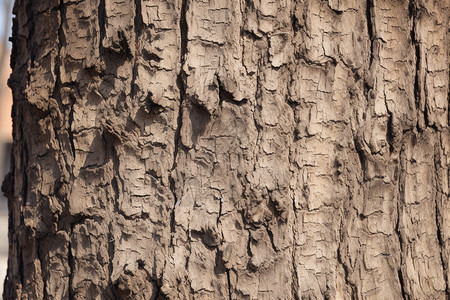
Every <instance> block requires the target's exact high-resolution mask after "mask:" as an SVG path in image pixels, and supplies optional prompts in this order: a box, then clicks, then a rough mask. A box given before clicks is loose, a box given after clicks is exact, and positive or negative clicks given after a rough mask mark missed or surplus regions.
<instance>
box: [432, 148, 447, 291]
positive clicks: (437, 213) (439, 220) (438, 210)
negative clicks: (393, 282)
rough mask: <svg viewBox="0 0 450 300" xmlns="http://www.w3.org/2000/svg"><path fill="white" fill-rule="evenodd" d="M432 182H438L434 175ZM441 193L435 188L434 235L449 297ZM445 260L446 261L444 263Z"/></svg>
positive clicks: (437, 166)
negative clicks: (440, 202)
mask: <svg viewBox="0 0 450 300" xmlns="http://www.w3.org/2000/svg"><path fill="white" fill-rule="evenodd" d="M438 159H439V158H438V157H437V155H436V154H435V155H434V169H435V170H439V169H440V167H439V161H438ZM434 182H435V183H438V182H439V176H437V175H436V174H435V178H434ZM440 193H441V191H440V190H439V186H435V195H434V199H435V203H434V205H435V222H436V235H437V241H438V244H439V256H440V260H441V265H442V271H443V277H444V281H445V294H446V295H447V297H448V296H449V295H450V287H449V282H448V280H449V278H448V276H447V268H448V267H447V266H448V259H449V258H448V257H446V256H445V248H446V247H445V242H444V239H445V237H444V234H443V233H442V229H441V227H442V223H443V221H442V218H443V217H442V208H441V207H440V205H439V194H440ZM446 260H447V261H446Z"/></svg>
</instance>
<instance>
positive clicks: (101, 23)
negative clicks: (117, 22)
mask: <svg viewBox="0 0 450 300" xmlns="http://www.w3.org/2000/svg"><path fill="white" fill-rule="evenodd" d="M98 27H99V29H100V41H99V43H98V44H99V51H100V54H103V50H104V49H103V39H104V38H105V36H106V4H105V0H100V2H99V4H98ZM102 57H103V55H100V58H102Z"/></svg>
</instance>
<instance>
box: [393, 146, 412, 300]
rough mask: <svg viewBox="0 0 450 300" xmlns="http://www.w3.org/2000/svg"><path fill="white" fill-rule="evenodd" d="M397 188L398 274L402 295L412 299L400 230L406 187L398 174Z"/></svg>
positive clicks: (400, 161) (402, 156) (401, 157)
mask: <svg viewBox="0 0 450 300" xmlns="http://www.w3.org/2000/svg"><path fill="white" fill-rule="evenodd" d="M399 157H400V159H399V162H398V164H401V163H402V161H403V160H404V159H405V158H404V152H403V150H402V151H401V152H400V154H399ZM397 189H398V195H397V220H396V224H395V233H396V235H397V238H398V243H399V247H400V265H399V266H398V270H397V275H398V281H399V284H400V289H401V293H402V297H403V299H405V300H406V299H410V297H409V295H408V293H407V292H406V290H405V281H404V274H403V271H402V265H403V261H404V257H403V238H402V234H401V231H400V215H401V209H402V199H404V193H403V190H404V187H403V185H402V183H401V176H397Z"/></svg>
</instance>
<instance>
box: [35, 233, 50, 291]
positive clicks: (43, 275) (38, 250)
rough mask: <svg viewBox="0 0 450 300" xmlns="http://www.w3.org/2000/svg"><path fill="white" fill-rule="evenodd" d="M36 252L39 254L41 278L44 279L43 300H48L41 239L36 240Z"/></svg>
mask: <svg viewBox="0 0 450 300" xmlns="http://www.w3.org/2000/svg"><path fill="white" fill-rule="evenodd" d="M36 248H37V249H36V252H37V258H38V260H39V264H40V265H41V277H42V283H43V288H42V299H48V293H47V280H46V277H47V276H45V270H44V268H43V263H42V261H43V255H42V250H43V249H42V247H41V243H40V239H39V238H36Z"/></svg>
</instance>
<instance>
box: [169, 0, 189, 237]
mask: <svg viewBox="0 0 450 300" xmlns="http://www.w3.org/2000/svg"><path fill="white" fill-rule="evenodd" d="M187 10H188V0H183V1H182V3H181V10H180V22H179V28H180V72H179V74H178V77H177V86H178V89H179V91H180V94H179V97H180V99H179V101H180V103H179V106H178V117H177V128H176V130H175V135H174V151H173V165H172V169H171V170H170V173H169V181H170V190H171V192H172V195H173V198H174V203H173V207H172V213H171V221H170V230H171V232H172V233H173V232H175V206H176V205H177V204H178V202H179V199H178V196H177V193H176V186H175V180H174V178H173V175H172V172H174V171H175V169H176V167H177V157H178V151H179V149H180V146H181V127H182V126H183V124H182V123H183V102H184V100H185V97H186V87H185V82H184V80H185V79H186V74H185V73H184V70H183V67H184V62H185V59H186V57H185V56H186V54H187V51H188V50H187V43H188V25H187V21H186V13H187Z"/></svg>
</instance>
